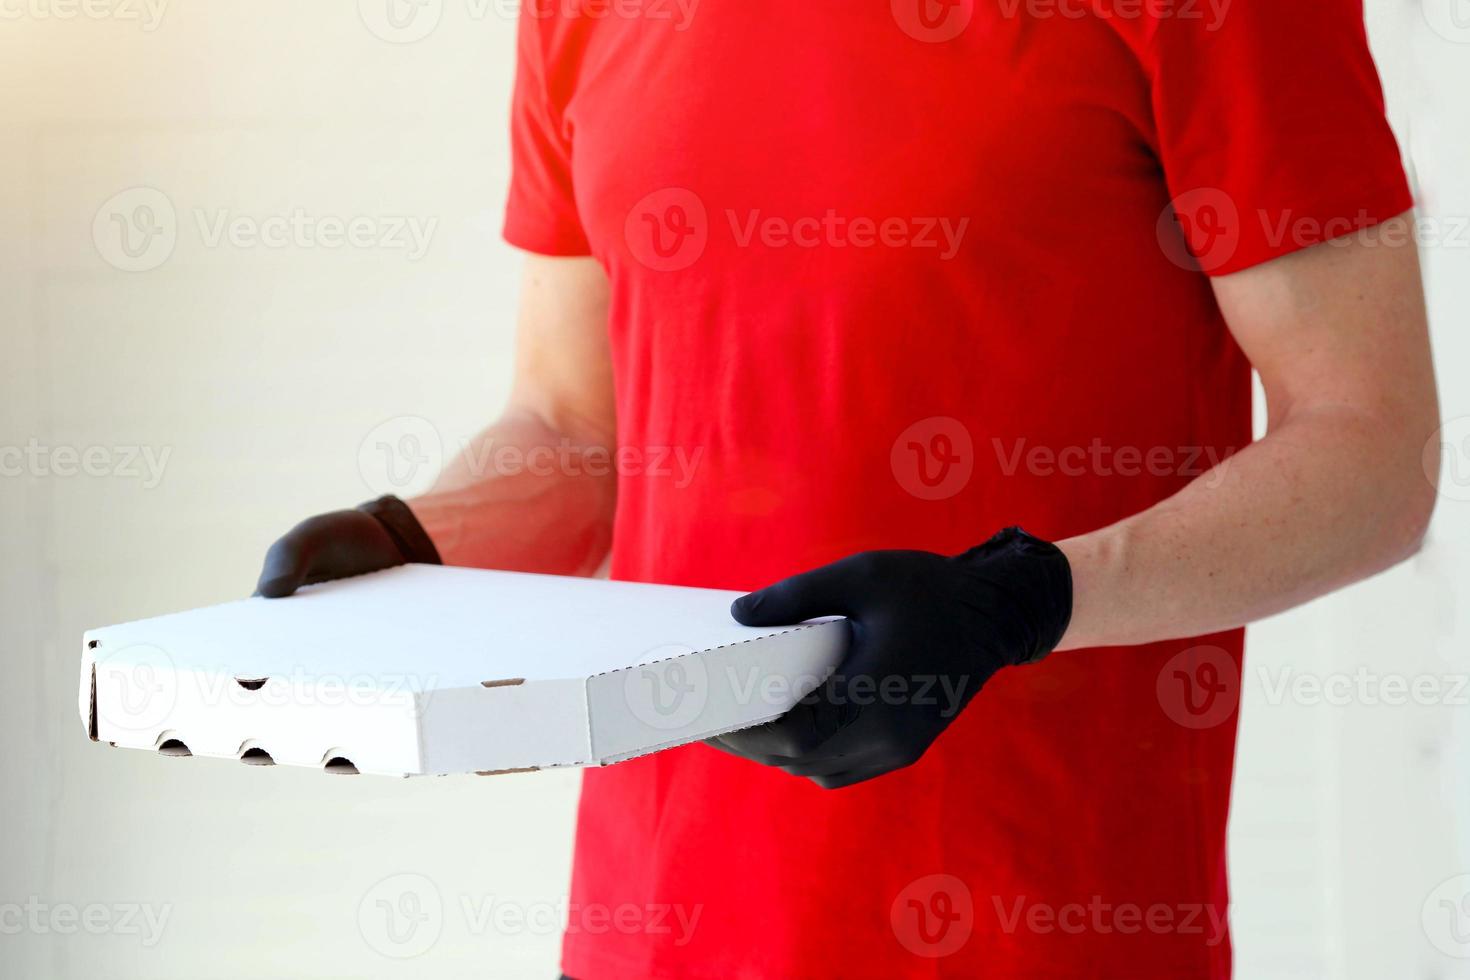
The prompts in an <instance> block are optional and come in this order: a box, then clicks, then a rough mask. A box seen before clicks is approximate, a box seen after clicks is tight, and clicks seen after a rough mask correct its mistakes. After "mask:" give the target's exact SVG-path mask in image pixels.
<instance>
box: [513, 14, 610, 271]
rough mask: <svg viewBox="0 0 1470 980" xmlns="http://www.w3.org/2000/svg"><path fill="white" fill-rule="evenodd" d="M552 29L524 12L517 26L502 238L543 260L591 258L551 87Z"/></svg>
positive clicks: (568, 144)
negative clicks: (547, 39) (548, 35)
mask: <svg viewBox="0 0 1470 980" xmlns="http://www.w3.org/2000/svg"><path fill="white" fill-rule="evenodd" d="M552 26H553V22H552V21H551V20H549V19H548V18H546V17H538V16H534V15H529V14H527V13H525V12H524V9H523V12H522V14H521V17H520V23H519V25H518V27H517V32H516V35H517V41H516V80H515V93H514V95H513V96H512V98H511V110H510V143H511V178H510V193H509V197H508V199H507V201H506V206H505V225H504V230H503V234H504V236H505V240H506V241H508V242H510V244H512V245H514V246H516V247H517V248H523V249H526V250H527V251H531V252H538V253H541V254H543V255H588V254H591V249H590V248H589V246H588V243H587V235H586V233H585V232H584V231H583V228H582V222H581V218H580V217H579V216H578V214H577V203H576V199H575V196H574V194H573V191H572V143H571V138H570V136H569V135H568V132H567V130H566V127H565V125H564V123H563V119H562V116H561V110H560V109H559V108H558V106H557V104H556V103H555V101H554V100H553V98H552V93H551V86H550V84H549V81H550V79H551V77H552V76H551V74H550V73H549V72H548V66H547V56H546V47H545V43H544V39H543V34H542V32H543V30H547V29H550V28H551V27H552Z"/></svg>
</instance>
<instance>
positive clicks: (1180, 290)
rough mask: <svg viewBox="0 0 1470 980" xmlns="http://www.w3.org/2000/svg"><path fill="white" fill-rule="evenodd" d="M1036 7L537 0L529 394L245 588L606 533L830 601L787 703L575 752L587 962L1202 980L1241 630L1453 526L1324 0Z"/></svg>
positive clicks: (578, 874) (524, 24) (520, 158)
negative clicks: (623, 917) (524, 457)
mask: <svg viewBox="0 0 1470 980" xmlns="http://www.w3.org/2000/svg"><path fill="white" fill-rule="evenodd" d="M1033 7H1035V5H1032V6H1029V7H1028V6H1026V5H1020V6H1018V5H1016V4H1004V3H1002V4H998V5H997V4H988V3H970V2H968V0H967V2H961V3H954V4H950V5H948V6H946V7H942V8H938V9H936V8H934V7H932V6H931V5H928V4H923V5H920V4H918V3H910V2H908V0H895V2H894V3H893V4H891V5H887V4H867V5H861V4H858V5H854V4H850V3H844V4H830V3H817V4H776V3H765V2H760V0H756V2H751V0H746V2H743V3H739V4H735V3H723V2H716V0H709V2H706V3H705V4H703V5H702V6H700V7H699V8H697V10H696V11H695V12H694V13H693V15H692V16H691V17H690V18H689V19H688V20H687V21H684V22H677V23H676V22H673V21H670V20H667V19H665V18H663V17H660V16H656V15H655V7H654V5H648V6H646V7H628V6H624V7H619V8H616V10H612V11H609V10H605V9H601V8H599V9H600V10H601V13H600V15H598V16H593V15H592V12H591V8H587V9H558V10H557V11H555V12H552V11H550V10H547V9H542V8H537V7H534V6H531V7H527V9H526V11H525V13H524V14H523V16H522V21H521V25H520V44H519V72H518V80H517V85H516V95H515V101H514V108H513V126H514V133H513V135H514V153H515V175H514V179H513V182H512V187H511V193H510V203H509V208H508V216H507V221H506V236H507V238H508V239H509V240H510V242H511V243H513V244H515V245H518V246H520V247H522V248H523V249H525V250H526V251H528V252H529V253H531V255H530V257H529V258H528V260H527V263H526V272H525V279H524V286H523V295H522V300H521V304H522V305H521V314H520V322H519V328H518V331H519V332H518V355H517V367H516V377H515V385H514V390H513V394H512V397H511V403H510V406H509V408H508V409H507V411H506V414H505V416H504V417H503V418H502V419H501V420H500V421H499V422H497V423H495V424H494V425H492V426H490V427H489V428H488V429H487V430H486V431H485V433H484V434H483V435H482V436H481V437H480V440H479V442H478V444H477V445H476V446H475V447H474V451H473V452H472V453H470V454H468V455H467V456H466V458H464V459H461V460H460V461H458V462H457V463H456V464H454V465H453V466H451V467H450V468H449V469H448V471H447V472H446V473H445V474H444V476H443V478H442V479H441V481H440V483H439V485H438V486H437V487H436V488H435V489H434V491H433V492H431V493H430V494H428V495H426V496H424V497H421V498H418V499H416V500H413V501H409V502H408V503H407V504H406V505H405V504H404V503H402V502H399V501H396V500H393V499H391V498H390V499H385V500H383V501H378V502H375V503H373V504H371V505H366V506H365V508H364V509H362V510H358V511H343V512H338V513H334V514H329V515H325V516H322V517H318V518H313V519H312V520H309V521H307V522H305V523H304V524H302V525H300V526H298V527H297V528H296V529H295V530H293V531H292V532H290V533H289V534H288V535H287V536H286V537H285V538H283V539H282V540H281V541H280V542H278V543H277V544H276V545H275V547H274V548H272V550H271V552H270V554H269V556H268V558H267V561H266V567H265V569H264V571H263V572H262V576H261V582H260V591H261V592H262V593H263V594H265V595H269V596H280V595H287V594H289V593H290V592H292V591H293V590H294V589H295V588H296V587H297V586H299V585H300V584H302V583H303V582H311V581H319V580H322V579H327V578H333V577H337V576H342V575H348V574H353V573H357V572H362V571H367V570H370V569H373V568H379V567H383V566H386V565H391V564H394V563H397V562H401V561H404V560H430V561H432V560H438V559H439V558H440V557H442V559H443V560H444V561H446V562H449V563H454V564H470V565H484V566H493V567H500V568H511V569H523V570H531V571H543V572H556V573H569V574H591V573H593V572H594V571H595V570H596V569H597V568H598V566H599V564H600V562H601V561H602V559H603V557H604V555H605V554H606V553H607V551H608V548H609V545H610V547H611V565H610V568H611V574H612V576H613V577H615V578H623V579H634V580H641V581H655V582H668V583H674V584H682V585H699V586H711V587H723V588H734V589H751V588H758V587H761V586H769V587H767V588H764V589H762V590H761V591H759V592H757V593H756V594H755V595H754V596H752V597H751V598H748V599H744V600H741V601H740V602H737V603H736V606H735V608H734V610H733V612H734V614H735V615H736V617H737V618H739V619H740V620H741V621H743V622H747V623H792V622H798V621H801V620H804V619H807V618H811V617H816V616H822V615H828V614H845V615H847V616H849V617H850V619H851V622H852V627H851V629H852V647H851V652H850V654H849V657H848V660H847V661H846V662H845V663H844V664H843V665H842V666H841V667H839V669H838V671H837V676H836V677H835V678H834V679H833V681H832V682H831V683H829V684H827V685H825V686H824V687H823V688H822V689H820V690H819V691H818V692H815V694H814V695H813V696H812V697H811V698H809V699H807V700H806V701H805V702H804V703H803V704H802V705H800V706H798V708H797V709H796V710H794V711H792V712H791V713H790V714H789V715H787V716H786V717H785V718H783V719H781V720H780V721H778V722H776V723H774V724H772V725H770V726H765V727H763V728H760V729H757V730H754V731H749V732H743V733H736V734H733V735H730V736H725V737H723V738H721V739H716V740H714V741H713V742H712V743H711V744H708V745H696V746H688V747H684V748H681V749H678V750H674V751H670V752H665V753H660V754H657V755H654V756H651V757H648V758H643V759H638V760H635V761H632V762H628V763H625V764H622V765H618V766H614V767H611V768H609V769H606V770H598V771H590V772H588V773H587V774H586V778H585V782H584V790H583V798H582V803H581V812H580V821H579V830H578V840H577V856H576V867H575V873H574V878H573V883H572V896H571V900H572V907H573V909H574V910H578V911H574V913H573V916H572V921H571V922H570V923H569V928H568V934H567V938H566V942H565V947H564V958H563V969H564V970H565V971H566V972H567V973H568V974H569V975H571V976H574V977H578V978H581V980H603V978H609V977H708V978H727V977H779V978H789V977H817V976H833V977H881V978H902V977H974V976H984V977H988V978H1012V977H1026V978H1036V977H1067V978H1072V977H1080V976H1088V977H1119V978H1121V977H1126V978H1129V980H1135V978H1145V977H1147V978H1152V977H1159V978H1165V977H1167V978H1178V977H1225V976H1228V975H1229V973H1230V947H1229V941H1228V936H1227V934H1226V925H1225V913H1226V907H1227V901H1228V898H1227V889H1226V880H1225V849H1224V842H1225V820H1226V812H1227V804H1228V799H1229V792H1230V777H1231V764H1232V755H1233V747H1234V744H1233V743H1234V730H1235V728H1234V726H1235V718H1234V706H1235V701H1234V698H1235V694H1236V692H1237V691H1238V687H1239V671H1240V656H1241V646H1242V631H1241V630H1240V627H1241V626H1242V625H1243V624H1245V623H1247V622H1249V621H1252V620H1255V619H1257V618H1259V617H1262V616H1265V615H1269V614H1271V613H1275V612H1278V611H1280V610H1283V609H1286V608H1289V607H1291V606H1293V605H1296V604H1298V603H1300V602H1303V601H1305V600H1307V599H1310V598H1312V597H1314V596H1318V595H1321V594H1323V593H1325V592H1328V591H1331V590H1333V589H1335V588H1338V587H1341V586H1343V585H1345V584H1347V583H1349V582H1352V581H1354V580H1357V579H1360V578H1362V577H1364V576H1367V575H1369V574H1372V573H1374V572H1376V571H1378V570H1380V569H1383V568H1385V567H1387V566H1389V565H1391V564H1393V563H1395V562H1397V561H1399V560H1401V559H1403V558H1404V557H1406V556H1407V555H1409V554H1411V553H1412V552H1413V551H1414V550H1415V548H1416V547H1417V545H1418V542H1419V541H1420V539H1421V536H1422V534H1423V532H1424V529H1425V526H1426V523H1427V521H1428V518H1429V514H1430V511H1431V509H1432V507H1433V501H1434V488H1433V486H1432V485H1431V481H1430V480H1428V479H1426V477H1425V471H1424V468H1423V465H1422V463H1421V452H1422V451H1423V447H1424V446H1425V444H1426V440H1428V438H1429V437H1430V435H1431V433H1432V432H1433V431H1434V430H1435V428H1436V414H1437V405H1436V397H1435V390H1434V381H1433V375H1432V369H1431V363H1430V357H1429V350H1428V343H1427V340H1426V330H1425V324H1424V313H1423V308H1422V300H1421V290H1420V283H1419V274H1418V269H1417V265H1416V258H1415V253H1414V250H1413V248H1412V247H1402V246H1404V245H1405V244H1406V243H1407V242H1408V240H1409V238H1410V237H1411V236H1410V235H1409V222H1410V221H1411V218H1410V217H1409V216H1408V215H1407V214H1406V212H1407V211H1408V209H1409V208H1410V205H1411V198H1410V195H1409V192H1408V189H1407V187H1406V183H1405V179H1404V175H1403V172H1402V170H1401V168H1400V165H1399V160H1398V155H1397V151H1396V147H1395V145H1394V141H1393V137H1392V135H1391V134H1390V132H1389V130H1388V128H1387V126H1386V124H1385V122H1384V119H1383V106H1382V99H1381V95H1380V92H1379V88H1378V81H1377V78H1376V74H1375V72H1374V69H1373V65H1372V62H1371V59H1370V57H1369V55H1368V51H1367V46H1366V41H1365V38H1364V31H1363V26H1362V18H1361V10H1360V8H1359V6H1358V4H1357V3H1354V2H1352V0H1303V2H1298V3H1291V4H1267V3H1263V2H1260V0H1239V2H1237V3H1236V4H1234V5H1233V6H1228V7H1224V8H1220V7H1216V8H1210V9H1209V10H1205V9H1204V8H1201V7H1197V6H1190V5H1165V4H1138V5H1129V4H1123V3H1119V4H1117V5H1116V6H1114V5H1113V4H1111V3H1106V2H1102V0H1099V2H1097V3H1094V4H1089V5H1086V6H1084V7H1079V8H1077V9H1065V8H1062V7H1054V6H1046V7H1044V8H1041V7H1035V9H1033ZM659 9H662V7H661V6H660V8H659ZM1252 366H1254V368H1255V369H1256V370H1257V371H1258V372H1259V373H1260V376H1261V380H1262V382H1263V385H1264V388H1265V392H1266V396H1267V400H1268V403H1269V408H1270V425H1269V433H1268V435H1267V436H1266V437H1265V438H1264V439H1262V440H1260V441H1259V442H1256V443H1255V444H1253V445H1251V444H1250V441H1251V420H1250V397H1251V396H1250V368H1251V367H1252ZM487 446H493V447H495V448H504V447H518V448H520V449H521V450H524V451H527V452H536V451H540V452H542V453H543V454H544V453H552V454H554V458H555V459H557V460H558V462H557V464H556V465H555V466H553V467H551V469H552V470H553V471H554V473H553V475H547V472H548V471H547V469H546V468H545V467H535V468H531V467H525V468H514V469H508V468H501V470H500V471H499V472H496V471H495V468H494V467H491V468H489V470H487V469H486V468H485V467H484V466H478V465H476V461H477V460H483V459H484V458H485V455H484V449H485V447H487ZM614 446H615V447H616V448H617V452H618V455H617V457H616V458H615V460H614V462H615V465H612V466H609V465H608V457H607V455H606V453H607V451H608V449H609V448H610V447H614ZM670 458H681V459H684V460H686V461H692V464H691V465H690V466H688V467H687V468H685V469H679V468H676V467H672V466H669V465H658V461H659V460H665V461H667V460H668V459H670ZM1016 528H1024V531H1021V530H1017V529H1016ZM770 583H776V584H774V585H771V584H770ZM982 687H983V689H982ZM926 692H927V693H926ZM833 790H835V791H833ZM627 906H632V907H634V908H636V909H639V910H658V909H663V910H665V911H668V910H669V909H671V908H674V909H684V910H690V909H698V910H699V913H700V917H699V919H698V924H697V927H696V928H694V929H693V931H692V934H689V935H685V934H683V933H682V932H680V931H679V930H672V929H667V928H664V929H660V928H657V923H656V919H657V917H656V916H655V915H652V914H646V915H644V916H642V917H641V918H640V926H639V927H638V928H633V929H617V928H594V927H593V924H592V923H591V921H590V920H591V916H592V915H593V914H594V913H598V910H601V911H600V913H598V914H601V915H602V917H603V918H604V919H606V918H607V917H608V916H609V915H610V914H611V913H612V911H614V910H616V909H619V908H623V907H627ZM584 917H585V918H586V919H587V920H588V921H583V918H584Z"/></svg>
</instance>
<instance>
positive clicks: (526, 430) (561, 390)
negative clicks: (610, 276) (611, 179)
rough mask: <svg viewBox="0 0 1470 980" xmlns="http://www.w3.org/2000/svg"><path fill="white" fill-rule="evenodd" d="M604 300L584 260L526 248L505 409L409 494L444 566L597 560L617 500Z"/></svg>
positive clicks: (577, 570) (592, 566)
mask: <svg viewBox="0 0 1470 980" xmlns="http://www.w3.org/2000/svg"><path fill="white" fill-rule="evenodd" d="M607 304H608V283H607V277H606V275H605V273H604V272H603V270H602V267H601V266H600V265H598V264H597V262H596V261H595V260H593V259H590V258H551V257H547V256H540V255H528V256H527V257H526V262H525V268H524V271H523V274H522V279H521V302H520V307H519V311H518V316H517V324H516V355H515V380H514V384H513V386H512V390H511V396H510V401H509V403H508V405H507V407H506V410H505V412H504V414H503V415H502V416H501V417H500V419H499V420H498V421H496V422H495V423H493V424H492V425H490V426H489V427H488V428H486V429H485V430H484V431H482V432H480V433H479V434H478V435H477V436H475V437H474V438H473V439H471V440H470V441H469V442H468V443H467V444H466V445H465V447H464V449H463V451H462V452H461V453H460V454H459V455H458V456H457V457H456V458H455V459H454V460H453V461H452V462H451V463H450V464H449V465H448V466H447V467H446V468H445V470H444V472H443V473H442V474H441V475H440V477H439V479H438V481H437V482H436V483H435V485H434V487H433V488H432V489H431V490H430V491H429V492H428V493H427V494H424V495H423V496H420V497H416V498H414V499H413V500H410V501H408V506H409V508H410V509H411V510H412V511H413V513H414V516H415V517H417V518H418V520H419V523H421V524H422V525H423V526H424V529H425V530H426V531H427V532H428V534H429V537H430V538H431V539H432V540H433V541H434V545H435V547H436V548H437V549H438V550H439V554H440V556H441V557H442V558H443V559H444V562H445V563H446V564H450V565H470V566H477V567H482V568H501V569H510V570H513V571H526V572H544V573H548V574H558V575H590V574H592V573H593V572H595V571H596V570H597V568H598V566H599V565H600V564H601V562H602V559H603V557H604V556H605V554H606V553H607V549H608V545H609V543H610V541H611V540H612V519H613V508H614V505H615V503H616V499H617V478H616V475H615V473H614V472H613V466H612V449H613V447H614V440H615V429H616V418H615V415H614V402H613V387H612V385H613V381H612V361H611V357H610V353H609V349H608V339H607Z"/></svg>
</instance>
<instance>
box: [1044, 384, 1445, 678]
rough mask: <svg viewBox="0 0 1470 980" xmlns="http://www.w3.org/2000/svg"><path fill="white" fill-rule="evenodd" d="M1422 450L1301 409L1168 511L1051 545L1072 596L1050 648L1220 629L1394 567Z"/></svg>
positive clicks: (1415, 495)
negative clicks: (1065, 561) (1066, 571)
mask: <svg viewBox="0 0 1470 980" xmlns="http://www.w3.org/2000/svg"><path fill="white" fill-rule="evenodd" d="M1428 428H1432V426H1428ZM1427 435H1428V432H1427V431H1426V432H1425V433H1424V437H1427ZM1423 445H1424V441H1423V437H1411V436H1409V435H1408V434H1407V433H1404V434H1400V433H1396V432H1391V431H1390V432H1385V431H1384V430H1383V426H1382V423H1381V422H1380V421H1379V420H1378V419H1376V418H1375V417H1373V416H1371V415H1362V414H1359V413H1356V412H1354V411H1351V410H1336V411H1334V410H1326V409H1323V410H1317V411H1311V412H1305V413H1302V414H1301V415H1299V416H1298V417H1296V418H1293V419H1291V420H1290V421H1289V422H1287V423H1285V424H1283V425H1281V426H1280V427H1279V428H1277V429H1276V430H1274V431H1273V432H1272V433H1271V434H1270V435H1269V436H1267V437H1266V438H1265V439H1263V440H1261V441H1260V442H1258V443H1255V444H1254V445H1252V446H1250V447H1248V448H1247V449H1245V450H1244V451H1242V452H1240V453H1237V454H1236V455H1235V456H1233V457H1231V458H1230V459H1228V460H1226V461H1224V462H1223V463H1222V464H1220V465H1219V466H1218V467H1216V468H1215V469H1214V470H1211V471H1210V472H1208V473H1205V474H1204V475H1202V476H1201V477H1199V478H1198V479H1197V480H1195V481H1194V482H1193V483H1191V484H1190V485H1189V486H1188V487H1186V488H1185V489H1184V490H1182V491H1180V492H1179V493H1178V494H1176V495H1175V496H1173V497H1171V498H1169V499H1168V500H1165V501H1163V502H1162V503H1160V504H1158V505H1156V506H1154V507H1152V508H1150V509H1149V510H1146V511H1143V512H1142V513H1140V514H1137V515H1135V516H1134V517H1131V518H1129V519H1128V520H1125V521H1122V522H1120V523H1118V524H1114V525H1112V526H1110V527H1107V528H1103V529H1102V530H1099V531H1096V532H1094V533H1091V534H1085V535H1082V536H1079V537H1076V538H1071V539H1069V540H1066V541H1063V542H1060V545H1061V548H1062V550H1063V551H1065V552H1066V553H1067V556H1068V558H1069V560H1070V561H1071V563H1072V566H1073V580H1074V589H1075V600H1074V601H1075V606H1074V611H1073V618H1072V625H1071V627H1070V628H1069V630H1068V632H1067V635H1066V638H1065V639H1064V640H1063V643H1062V648H1063V649H1074V648H1078V647H1093V646H1113V645H1123V644H1133V643H1146V642H1151V641H1154V640H1161V639H1168V638H1174V637H1185V636H1197V635H1201V634H1206V633H1212V632H1216V631H1219V630H1224V629H1230V628H1233V627H1237V626H1241V625H1244V624H1246V623H1249V622H1252V621H1254V620H1257V619H1260V618H1262V617H1265V616H1269V615H1271V614H1273V613H1277V612H1281V611H1282V610H1285V609H1288V608H1291V607H1292V606H1295V605H1298V604H1300V603H1303V602H1306V601H1307V600H1309V599H1312V598H1315V597H1317V596H1319V595H1323V594H1325V593H1327V592H1331V591H1332V590H1334V589H1337V588H1341V587H1342V586H1344V585H1348V584H1350V583H1352V582H1354V581H1357V580H1358V579H1361V578H1365V577H1367V576H1369V575H1372V574H1374V573H1376V572H1378V571H1381V570H1382V569H1384V568H1387V567H1388V566H1390V565H1393V564H1395V563H1397V562H1398V561H1401V560H1402V559H1404V558H1405V557H1407V556H1408V555H1410V554H1412V552H1413V551H1414V550H1415V549H1416V548H1417V546H1418V542H1419V540H1420V538H1421V537H1422V534H1423V531H1424V526H1425V524H1426V523H1427V521H1428V517H1429V513H1430V511H1431V510H1432V508H1433V504H1434V496H1435V495H1434V488H1433V486H1432V484H1431V483H1430V481H1429V479H1428V477H1426V475H1425V473H1424V470H1423V468H1422V466H1421V460H1420V449H1421V447H1422V446H1423Z"/></svg>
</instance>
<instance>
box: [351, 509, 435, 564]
mask: <svg viewBox="0 0 1470 980" xmlns="http://www.w3.org/2000/svg"><path fill="white" fill-rule="evenodd" d="M357 509H358V510H360V511H362V512H363V513H364V514H367V515H368V516H369V517H372V518H374V519H376V520H377V522H378V523H379V524H381V525H383V530H385V531H387V532H388V537H390V538H392V539H393V543H394V544H396V545H398V550H399V551H401V552H403V559H404V561H407V562H412V563H415V564H420V565H442V564H444V562H443V560H442V559H441V558H440V557H439V549H438V548H435V547H434V542H433V540H432V539H431V538H430V537H429V532H427V531H425V530H424V526H423V525H422V524H420V523H419V519H418V518H417V517H415V516H413V511H411V510H409V509H408V504H405V503H404V502H403V501H402V500H399V499H398V498H397V497H395V496H393V495H392V494H386V495H384V496H382V497H379V498H378V499H377V500H369V501H368V502H367V503H365V504H361V505H359V506H358V508H357Z"/></svg>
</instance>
